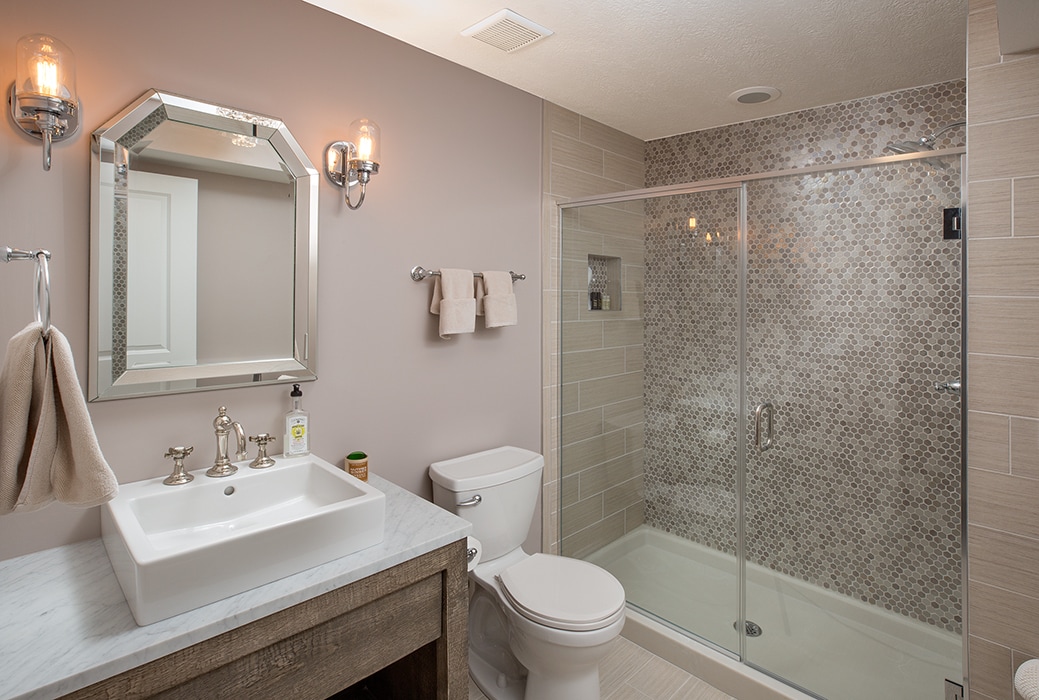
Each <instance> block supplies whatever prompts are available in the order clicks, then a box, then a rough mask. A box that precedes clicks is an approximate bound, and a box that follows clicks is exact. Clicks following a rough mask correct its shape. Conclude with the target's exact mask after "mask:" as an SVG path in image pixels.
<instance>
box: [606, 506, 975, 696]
mask: <svg viewBox="0 0 1039 700" xmlns="http://www.w3.org/2000/svg"><path fill="white" fill-rule="evenodd" d="M587 559H588V561H591V562H593V563H595V564H598V565H599V566H601V567H603V568H604V569H606V570H607V571H609V572H610V573H612V574H613V575H614V576H616V577H617V578H618V579H619V580H620V582H621V583H622V584H623V585H624V590H625V592H626V595H627V600H628V603H630V604H631V605H634V606H635V607H637V608H639V609H641V610H643V611H645V612H647V613H649V614H650V615H651V616H654V617H656V618H659V619H662V620H664V621H666V622H667V623H668V624H670V625H672V626H674V627H677V628H679V629H683V630H686V631H688V632H690V633H692V634H694V635H697V636H699V637H701V638H703V639H707V640H710V641H711V642H712V643H714V644H716V645H718V646H719V647H722V648H725V649H728V650H730V651H734V652H735V651H736V650H738V649H739V639H738V635H737V633H736V630H735V629H734V626H733V623H734V622H735V620H736V618H737V617H738V611H739V607H738V605H739V599H738V595H739V592H738V587H737V565H736V561H735V559H734V557H731V556H728V555H725V554H722V553H720V552H716V551H714V550H712V549H709V548H707V547H703V546H701V545H698V544H695V543H692V542H689V541H686V540H683V539H681V538H679V537H677V536H675V535H671V534H668V533H665V532H662V531H660V530H656V529H654V528H652V527H649V526H646V525H642V526H640V527H638V528H636V529H635V530H633V531H632V532H629V533H628V534H627V535H625V536H624V537H622V538H620V539H619V540H617V541H615V542H613V543H611V544H609V545H607V546H606V547H604V548H602V549H600V550H598V551H597V552H595V553H593V554H592V555H590V556H589V557H587ZM747 579H748V580H747V586H748V589H747V619H748V620H752V621H753V622H754V623H756V624H757V625H758V626H760V628H761V631H762V632H761V636H759V637H753V638H751V637H748V639H747V658H746V660H747V661H748V662H750V663H752V664H753V665H755V666H757V667H759V668H762V669H766V670H768V671H769V672H770V673H772V674H775V675H777V676H779V677H781V678H785V679H788V680H790V681H792V682H794V683H796V684H797V685H800V686H802V687H803V688H805V689H807V690H810V691H811V692H812V693H814V694H817V695H820V696H822V697H825V698H830V699H831V700H876V699H877V698H886V699H889V700H898V699H900V700H943V698H944V697H945V689H944V682H945V679H946V678H949V679H952V680H954V681H956V682H960V679H961V677H962V673H961V670H960V668H961V659H962V651H961V640H960V637H959V635H956V634H953V633H951V632H947V631H945V630H939V629H936V628H934V627H932V626H930V625H926V624H924V623H921V622H917V621H915V620H912V619H910V618H907V617H905V616H903V615H898V614H895V613H892V612H889V611H887V610H882V609H879V608H877V607H875V606H872V605H868V604H866V603H862V602H860V601H857V600H854V599H851V598H848V597H846V596H842V595H839V594H836V593H834V592H832V591H828V590H825V589H822V588H819V587H816V586H812V585H810V584H808V583H805V582H803V581H798V580H797V579H794V578H791V577H789V576H785V575H783V574H778V573H776V572H774V571H770V570H768V569H766V568H764V567H760V566H755V565H751V564H748V566H747Z"/></svg>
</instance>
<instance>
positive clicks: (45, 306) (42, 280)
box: [0, 246, 51, 338]
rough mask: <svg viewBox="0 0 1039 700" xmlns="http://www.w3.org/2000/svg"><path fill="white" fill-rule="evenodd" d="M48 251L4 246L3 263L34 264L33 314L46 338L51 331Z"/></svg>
mask: <svg viewBox="0 0 1039 700" xmlns="http://www.w3.org/2000/svg"><path fill="white" fill-rule="evenodd" d="M50 258H51V253H50V251H49V250H43V249H40V250H21V249H19V248H12V247H10V246H4V250H3V257H2V258H0V259H2V260H3V261H4V262H11V261H12V260H33V261H35V262H36V281H35V284H34V292H35V294H34V295H33V313H34V315H35V317H36V320H37V321H38V322H40V323H41V324H42V325H43V336H44V337H45V338H46V337H47V336H48V335H49V334H50V330H51V276H50V268H49V267H48V265H47V261H48V260H50Z"/></svg>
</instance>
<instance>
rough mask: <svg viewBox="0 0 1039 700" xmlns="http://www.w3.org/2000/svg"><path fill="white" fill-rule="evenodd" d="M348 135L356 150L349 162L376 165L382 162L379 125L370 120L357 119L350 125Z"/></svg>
mask: <svg viewBox="0 0 1039 700" xmlns="http://www.w3.org/2000/svg"><path fill="white" fill-rule="evenodd" d="M350 135H351V137H352V139H353V143H354V145H355V146H356V148H357V151H356V153H355V154H353V155H352V156H351V160H359V161H362V162H366V163H375V164H376V165H378V164H379V162H380V161H381V160H382V153H381V151H382V134H381V133H380V130H379V125H378V124H376V123H375V122H373V121H372V120H371V119H358V120H357V121H355V122H354V123H353V124H351V125H350Z"/></svg>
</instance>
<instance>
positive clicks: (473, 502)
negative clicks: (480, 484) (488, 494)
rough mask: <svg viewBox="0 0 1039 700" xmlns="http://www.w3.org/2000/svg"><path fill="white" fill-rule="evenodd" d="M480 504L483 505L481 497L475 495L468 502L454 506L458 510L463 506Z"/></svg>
mask: <svg viewBox="0 0 1039 700" xmlns="http://www.w3.org/2000/svg"><path fill="white" fill-rule="evenodd" d="M481 503H483V496H481V495H480V494H476V495H475V496H473V497H472V498H470V499H469V500H468V501H462V502H461V503H458V504H456V505H457V506H458V507H459V508H461V507H463V506H478V505H480V504H481Z"/></svg>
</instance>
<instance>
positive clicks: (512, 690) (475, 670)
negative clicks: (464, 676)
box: [469, 649, 527, 700]
mask: <svg viewBox="0 0 1039 700" xmlns="http://www.w3.org/2000/svg"><path fill="white" fill-rule="evenodd" d="M469 676H470V677H471V678H472V679H473V682H474V683H476V687H477V688H479V689H480V692H482V693H483V694H484V695H486V696H487V697H488V698H491V699H492V700H524V693H525V692H526V688H527V679H526V678H508V677H506V676H505V674H504V673H500V672H499V671H498V669H496V668H494V666H491V665H490V664H489V663H487V662H486V661H484V660H483V659H482V658H480V656H478V655H477V654H474V653H473V651H472V649H470V650H469Z"/></svg>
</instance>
